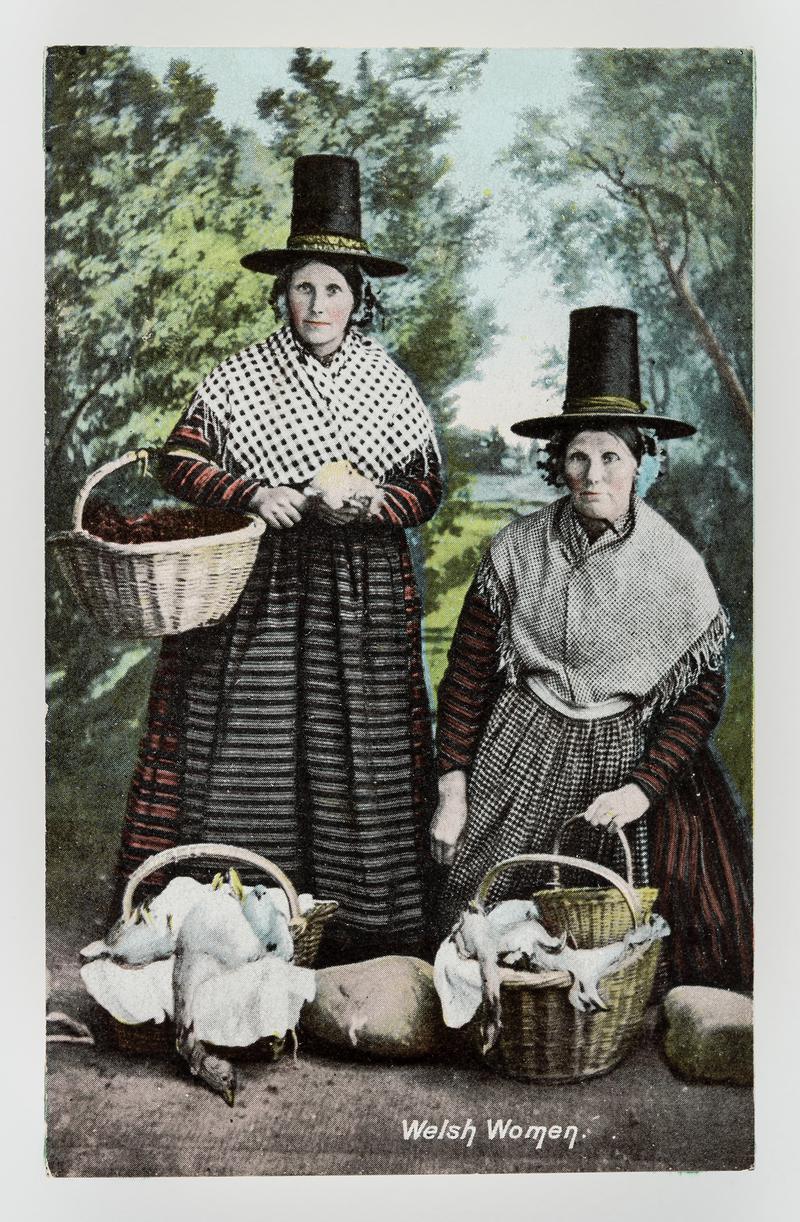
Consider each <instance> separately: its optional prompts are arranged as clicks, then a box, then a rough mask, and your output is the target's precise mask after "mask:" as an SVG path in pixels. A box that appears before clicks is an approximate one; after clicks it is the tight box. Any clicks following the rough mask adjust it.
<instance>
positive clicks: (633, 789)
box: [581, 783, 650, 827]
mask: <svg viewBox="0 0 800 1222" xmlns="http://www.w3.org/2000/svg"><path fill="white" fill-rule="evenodd" d="M649 806H650V799H649V798H648V797H647V795H646V794H645V793H644V791H643V790H641V789H640V788H639V786H638V785H634V784H633V783H631V784H630V785H623V786H622V788H621V789H612V790H611V792H610V793H601V794H599V796H598V797H596V798H595V800H594V802H592V804H591V805H590V806H587V808H586V810H584V811H582V812H581V813H582V815H583V817H584V819H585V820H586V821H587V823H591V824H592V825H593V826H594V827H614V826H616V827H624V826H625V824H626V823H633V821H634V820H635V819H640V818H641V817H642V815H643V814H644V813H645V811H646V810H647V809H648V808H649Z"/></svg>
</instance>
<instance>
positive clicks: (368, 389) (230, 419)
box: [188, 326, 438, 487]
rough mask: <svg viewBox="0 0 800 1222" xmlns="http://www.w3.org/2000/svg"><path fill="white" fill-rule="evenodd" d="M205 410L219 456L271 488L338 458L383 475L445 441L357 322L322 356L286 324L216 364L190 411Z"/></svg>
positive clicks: (304, 477)
mask: <svg viewBox="0 0 800 1222" xmlns="http://www.w3.org/2000/svg"><path fill="white" fill-rule="evenodd" d="M198 409H199V411H200V412H201V414H202V416H203V418H204V420H205V423H206V427H207V432H208V433H209V434H213V435H214V436H215V437H216V438H217V439H218V440H219V443H220V450H221V452H220V454H219V461H220V463H221V464H222V465H224V466H225V467H226V468H227V469H228V470H231V471H233V472H235V473H236V474H239V475H243V476H245V477H248V478H250V479H258V480H262V481H263V482H264V483H265V484H266V485H267V486H269V487H277V486H278V485H280V484H302V483H305V482H306V481H307V480H310V479H312V478H313V476H314V475H315V474H316V472H317V471H318V470H319V468H320V467H321V466H323V464H325V463H326V462H329V461H333V460H336V459H349V461H350V462H351V463H352V464H353V466H354V467H355V468H356V469H357V470H358V471H359V472H360V473H361V474H362V475H365V476H366V477H367V478H368V479H371V480H374V481H376V482H380V481H381V480H382V478H383V477H384V476H385V475H386V474H387V472H389V471H390V470H391V469H392V468H393V467H394V466H396V465H398V464H399V463H402V462H403V461H404V460H405V459H407V458H409V457H410V456H411V455H412V454H414V453H417V452H420V453H422V454H423V456H424V455H425V454H426V453H427V450H428V448H429V447H430V446H433V448H434V449H436V437H435V433H434V428H433V421H432V419H431V416H430V413H429V412H428V409H427V408H426V407H425V404H424V403H423V402H422V400H421V399H420V397H419V395H418V394H417V391H416V389H415V388H414V385H413V383H412V382H411V381H410V379H409V378H408V377H407V376H406V375H405V374H404V373H403V371H402V370H401V369H400V368H399V367H398V366H397V365H396V364H395V363H394V361H393V360H392V359H391V357H390V356H389V355H388V353H387V352H385V351H384V349H383V348H382V347H381V346H380V344H378V343H376V341H375V340H374V339H369V338H367V337H366V336H363V335H361V333H360V332H359V331H357V330H355V329H352V328H351V330H350V331H348V333H347V334H346V336H345V338H344V341H343V342H342V345H341V347H340V348H339V349H338V351H337V352H336V353H335V355H334V357H333V360H332V361H331V363H330V364H329V365H322V364H321V363H320V362H319V361H317V360H315V359H314V357H312V356H311V355H310V354H309V353H308V352H307V351H306V349H305V348H303V346H302V344H300V343H298V341H297V339H296V338H295V336H294V333H293V332H292V330H291V327H289V326H284V327H281V328H280V330H278V331H276V332H274V334H272V335H270V336H269V338H268V339H266V340H264V341H263V342H261V343H257V344H251V345H250V347H249V348H245V349H243V351H241V352H238V353H236V355H235V356H231V357H229V358H228V360H226V361H223V363H222V364H221V365H218V366H217V367H216V369H213V370H212V371H211V373H210V374H209V375H208V376H207V377H206V378H205V379H204V380H203V381H202V382H201V383H200V385H199V387H198V388H197V391H196V392H195V396H194V399H193V400H192V403H191V405H190V408H189V413H188V414H190V415H191V414H193V413H194V414H196V413H197V411H198ZM437 453H438V450H437Z"/></svg>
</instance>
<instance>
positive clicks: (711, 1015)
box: [664, 985, 753, 1086]
mask: <svg viewBox="0 0 800 1222" xmlns="http://www.w3.org/2000/svg"><path fill="white" fill-rule="evenodd" d="M664 1015H665V1017H666V1020H667V1033H666V1036H665V1038H664V1051H665V1053H666V1056H667V1060H668V1061H669V1063H670V1065H672V1067H673V1069H676V1070H677V1071H678V1072H679V1073H680V1074H682V1075H683V1076H684V1077H686V1078H689V1079H691V1080H693V1081H698V1082H730V1083H733V1084H734V1085H736V1086H750V1085H751V1084H752V1081H753V1002H752V1000H751V999H750V998H749V997H744V996H743V995H742V994H741V993H731V992H729V991H728V990H727V989H711V988H706V987H705V986H700V985H680V986H679V987H678V988H675V989H672V990H671V991H670V992H669V993H668V994H667V996H666V997H665V998H664Z"/></svg>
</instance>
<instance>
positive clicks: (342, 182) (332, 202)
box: [241, 153, 408, 276]
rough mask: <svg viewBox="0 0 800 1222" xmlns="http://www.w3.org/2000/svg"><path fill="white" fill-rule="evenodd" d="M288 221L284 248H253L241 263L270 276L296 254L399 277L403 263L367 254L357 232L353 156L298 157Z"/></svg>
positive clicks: (357, 198)
mask: <svg viewBox="0 0 800 1222" xmlns="http://www.w3.org/2000/svg"><path fill="white" fill-rule="evenodd" d="M292 194H293V202H292V224H291V231H290V233H289V239H288V241H287V243H286V248H285V249H284V250H256V251H254V252H253V254H250V255H245V256H244V258H243V259H242V260H241V262H242V266H243V267H246V268H247V269H248V270H249V271H251V272H267V273H269V274H270V275H272V276H274V275H276V274H277V273H278V272H279V271H281V269H282V268H284V267H286V266H287V264H289V263H294V262H295V261H296V260H297V258H298V256H299V255H306V256H307V255H319V257H320V259H323V260H324V261H325V262H326V263H334V264H335V263H336V262H337V261H338V260H342V259H355V260H356V261H357V262H358V263H359V264H360V265H361V266H362V267H363V269H364V271H365V272H368V273H369V275H371V276H399V275H402V273H403V272H406V271H408V268H407V267H406V265H405V264H404V263H397V262H395V260H393V259H382V258H380V257H379V256H378V255H373V254H371V253H370V250H369V247H368V246H367V243H366V242H365V241H364V239H363V238H362V236H361V181H360V176H359V169H358V162H357V161H356V160H355V159H354V158H353V157H337V156H334V155H333V154H328V153H314V154H311V155H310V156H307V157H298V158H297V160H296V161H295V163H294V175H293V179H292Z"/></svg>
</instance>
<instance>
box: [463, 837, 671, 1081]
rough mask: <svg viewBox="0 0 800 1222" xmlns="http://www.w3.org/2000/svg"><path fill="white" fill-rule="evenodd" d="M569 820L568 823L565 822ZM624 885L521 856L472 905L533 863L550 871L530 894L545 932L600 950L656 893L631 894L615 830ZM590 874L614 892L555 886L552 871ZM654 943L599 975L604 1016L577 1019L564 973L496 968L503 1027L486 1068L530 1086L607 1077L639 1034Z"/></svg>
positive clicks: (645, 911) (546, 856) (542, 857)
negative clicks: (548, 882) (549, 880)
mask: <svg viewBox="0 0 800 1222" xmlns="http://www.w3.org/2000/svg"><path fill="white" fill-rule="evenodd" d="M568 822H571V820H569V821H568ZM616 830H617V831H618V834H619V836H620V840H621V842H622V845H623V848H624V851H625V859H626V872H627V875H628V877H627V880H626V879H623V878H622V877H620V875H619V874H617V873H616V872H615V871H613V870H610V869H608V867H606V866H601V865H597V864H596V863H594V862H590V861H586V860H584V859H582V858H577V857H565V856H562V855H561V854H559V853H558V841H556V845H555V849H556V851H555V852H554V853H525V854H522V855H520V856H519V857H510V858H508V859H506V860H505V861H501V862H498V864H497V865H495V866H493V867H492V869H491V870H489V872H488V873H487V874H486V876H485V878H484V879H483V882H482V883H481V885H480V887H479V889H478V892H477V896H476V899H477V900H478V902H480V903H483V902H484V901H485V900H486V897H487V896H488V893H489V889H490V888H491V886H492V883H493V882H494V881H495V879H496V878H497V876H498V875H499V874H500V873H501V872H502V871H505V870H507V869H510V868H512V867H515V866H519V865H527V864H530V863H537V862H545V863H547V862H549V863H551V864H552V865H553V866H554V887H553V889H549V890H542V891H538V892H536V894H535V895H534V897H533V898H534V899H535V901H536V903H537V904H538V905H539V908H540V911H541V914H542V918H543V922H544V924H545V925H546V926H547V927H548V929H549V930H550V932H552V933H554V934H560V933H561V932H563V931H566V932H567V933H568V934H569V935H570V936H571V937H572V939H574V941H575V944H576V945H577V946H579V947H594V946H605V945H608V944H609V943H611V942H616V941H618V940H619V939H621V938H622V937H623V936H624V934H625V932H626V931H627V930H628V929H629V928H630V927H631V921H633V924H634V925H636V924H640V923H641V921H642V920H643V919H644V918H645V917H648V916H649V915H650V913H651V912H652V910H653V905H654V903H655V901H656V899H657V897H658V892H657V891H656V890H655V889H654V888H652V887H642V888H634V887H633V882H632V867H631V856H630V850H629V848H628V843H627V840H626V838H625V836H624V834H623V832H622V830H621V829H619V828H618V829H616ZM561 865H565V866H573V867H575V868H580V869H583V870H588V871H591V872H593V873H595V874H597V875H599V876H600V877H602V878H604V879H606V881H607V882H610V883H612V884H613V888H612V889H605V888H601V887H574V888H569V889H566V888H561V887H560V879H559V870H558V867H559V866H561ZM659 951H660V945H659V943H658V942H655V943H654V944H653V945H651V946H650V947H649V948H648V949H647V950H646V951H645V952H644V953H643V954H641V955H640V956H639V957H637V958H634V959H632V960H631V961H629V962H628V964H627V965H626V966H625V967H623V968H622V969H620V970H619V971H617V972H615V973H613V974H611V975H609V976H606V977H604V979H603V980H602V981H601V993H602V994H603V996H604V998H605V999H606V1001H607V1003H608V1009H607V1010H600V1011H596V1012H595V1013H579V1012H578V1011H577V1010H575V1009H574V1008H573V1006H572V1005H571V1004H570V1002H569V1000H568V997H567V993H568V991H569V988H570V986H571V984H572V978H571V977H570V975H569V973H568V972H561V971H558V972H528V971H517V970H515V969H511V968H501V969H500V1005H501V1013H502V1027H501V1031H500V1036H499V1038H498V1041H497V1044H496V1045H495V1047H494V1048H493V1049H492V1050H491V1051H490V1052H489V1053H488V1054H487V1057H486V1059H487V1062H488V1064H490V1065H491V1066H492V1068H494V1069H497V1070H499V1071H500V1072H501V1073H504V1074H506V1075H507V1076H509V1077H512V1078H520V1079H523V1080H525V1081H534V1082H576V1081H579V1080H581V1079H583V1078H591V1077H595V1076H597V1075H598V1074H604V1073H608V1071H609V1070H611V1069H613V1068H614V1067H615V1066H616V1065H618V1064H619V1063H620V1061H621V1060H622V1059H623V1058H624V1057H625V1056H626V1054H627V1053H628V1052H629V1051H630V1049H631V1047H632V1046H633V1044H634V1043H635V1041H636V1039H637V1037H638V1036H639V1034H640V1032H641V1029H642V1024H643V1020H644V1014H645V1009H646V1007H647V1002H648V998H649V997H650V993H651V990H652V987H653V980H654V978H655V973H656V968H657V966H658V957H659Z"/></svg>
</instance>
